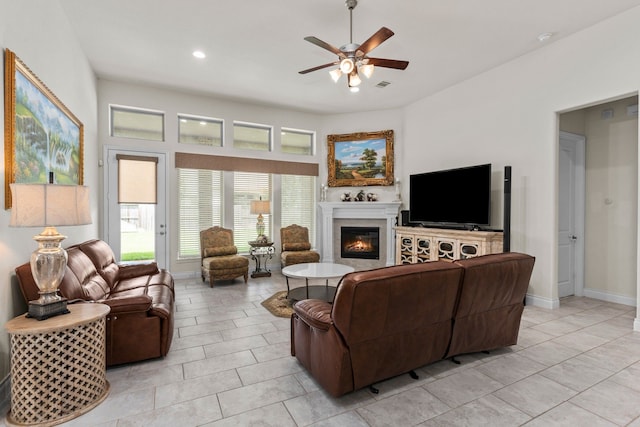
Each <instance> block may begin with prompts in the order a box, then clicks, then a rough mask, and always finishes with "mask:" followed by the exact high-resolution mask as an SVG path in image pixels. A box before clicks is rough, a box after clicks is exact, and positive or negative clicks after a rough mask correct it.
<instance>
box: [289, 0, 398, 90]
mask: <svg viewBox="0 0 640 427" xmlns="http://www.w3.org/2000/svg"><path fill="white" fill-rule="evenodd" d="M345 4H346V6H347V8H348V9H349V31H350V38H349V43H348V44H345V45H344V46H342V47H340V49H338V48H336V47H334V46H332V45H330V44H329V43H327V42H324V41H322V40H320V39H319V38H317V37H314V36H308V37H305V38H304V39H305V40H306V41H308V42H309V43H313V44H315V45H316V46H318V47H321V48H323V49H326V50H328V51H329V52H332V53H333V54H335V55H338V60H337V61H334V62H329V63H328V64H323V65H319V66H317V67H313V68H308V69H306V70H302V71H300V72H299V73H300V74H307V73H310V72H312V71H317V70H321V69H323V68H327V67H331V66H334V65H337V66H338V68H336V69H333V70H331V71H329V74H330V75H331V78H332V79H333V81H334V82H336V83H337V82H338V80H340V77H341V76H342V75H343V74H346V75H347V86H348V87H349V89H350V90H351V91H352V92H357V91H358V90H359V88H358V87H357V86H358V85H360V83H362V80H361V79H360V75H359V73H362V74H363V75H364V76H365V77H366V78H371V76H372V75H373V72H374V70H375V66H376V65H377V66H378V67H384V68H394V69H396V70H404V69H406V68H407V66H408V65H409V61H398V60H395V59H382V58H370V57H368V56H367V54H368V53H369V52H371V51H372V50H373V49H375V48H376V47H378V46H379V45H380V44H381V43H382V42H384V41H385V40H387V39H388V38H389V37H391V36H392V35H393V34H394V33H393V31H391V30H390V29H388V28H386V27H382V28H380V29H379V30H378V31H377V32H376V33H375V34H373V35H372V36H371V37H369V38H368V39H367V40H366V41H365V42H364V43H362V44H357V43H354V42H353V9H354V8H355V7H356V6H357V5H358V0H346V2H345Z"/></svg>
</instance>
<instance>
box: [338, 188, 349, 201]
mask: <svg viewBox="0 0 640 427" xmlns="http://www.w3.org/2000/svg"><path fill="white" fill-rule="evenodd" d="M340 200H342V201H343V202H350V201H351V193H350V192H348V191H347V192H346V193H342V194H341V195H340Z"/></svg>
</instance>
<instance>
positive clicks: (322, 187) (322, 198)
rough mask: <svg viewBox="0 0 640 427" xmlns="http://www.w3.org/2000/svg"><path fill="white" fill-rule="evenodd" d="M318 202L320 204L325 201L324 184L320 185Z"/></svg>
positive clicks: (325, 189) (325, 190)
mask: <svg viewBox="0 0 640 427" xmlns="http://www.w3.org/2000/svg"><path fill="white" fill-rule="evenodd" d="M320 201H321V202H326V201H327V185H326V184H322V185H321V186H320Z"/></svg>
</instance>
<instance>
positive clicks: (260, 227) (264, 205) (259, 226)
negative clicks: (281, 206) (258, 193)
mask: <svg viewBox="0 0 640 427" xmlns="http://www.w3.org/2000/svg"><path fill="white" fill-rule="evenodd" d="M270 213H271V205H270V203H269V201H268V200H262V197H260V200H252V201H251V215H258V222H257V223H256V231H257V232H258V238H257V239H256V240H257V241H258V242H266V241H268V240H269V239H268V238H267V236H265V235H264V218H263V216H262V215H263V214H266V215H268V214H270Z"/></svg>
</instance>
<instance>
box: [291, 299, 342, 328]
mask: <svg viewBox="0 0 640 427" xmlns="http://www.w3.org/2000/svg"><path fill="white" fill-rule="evenodd" d="M293 310H294V311H295V312H296V314H297V315H298V317H300V319H301V320H302V321H304V322H305V323H306V324H307V325H309V326H311V327H313V328H316V329H321V330H323V331H328V330H329V328H330V327H331V325H333V320H332V319H331V304H329V303H328V302H326V301H322V300H318V299H306V300H302V301H298V302H297V303H295V304H294V306H293Z"/></svg>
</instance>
